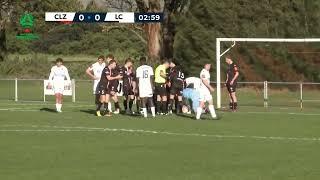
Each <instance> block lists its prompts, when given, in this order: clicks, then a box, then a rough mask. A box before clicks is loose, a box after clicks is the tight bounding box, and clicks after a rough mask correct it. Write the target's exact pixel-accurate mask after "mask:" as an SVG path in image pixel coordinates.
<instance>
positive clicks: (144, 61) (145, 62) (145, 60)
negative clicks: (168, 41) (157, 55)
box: [140, 56, 147, 65]
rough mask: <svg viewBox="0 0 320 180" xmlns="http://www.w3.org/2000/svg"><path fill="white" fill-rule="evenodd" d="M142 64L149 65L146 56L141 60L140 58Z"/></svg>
mask: <svg viewBox="0 0 320 180" xmlns="http://www.w3.org/2000/svg"><path fill="white" fill-rule="evenodd" d="M140 64H141V65H146V64H147V58H146V57H144V56H143V57H141V58H140Z"/></svg>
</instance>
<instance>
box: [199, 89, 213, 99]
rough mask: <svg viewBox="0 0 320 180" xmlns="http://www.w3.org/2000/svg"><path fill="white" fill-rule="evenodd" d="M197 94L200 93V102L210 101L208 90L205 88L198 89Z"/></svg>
mask: <svg viewBox="0 0 320 180" xmlns="http://www.w3.org/2000/svg"><path fill="white" fill-rule="evenodd" d="M199 93H200V101H202V102H207V101H211V100H212V95H211V93H210V91H209V89H208V88H206V87H203V88H200V89H199Z"/></svg>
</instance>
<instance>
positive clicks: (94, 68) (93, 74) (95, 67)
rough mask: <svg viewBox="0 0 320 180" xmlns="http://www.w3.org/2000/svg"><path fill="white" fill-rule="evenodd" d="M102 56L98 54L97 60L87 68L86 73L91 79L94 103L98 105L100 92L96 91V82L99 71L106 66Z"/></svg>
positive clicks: (98, 77)
mask: <svg viewBox="0 0 320 180" xmlns="http://www.w3.org/2000/svg"><path fill="white" fill-rule="evenodd" d="M104 61H105V58H104V56H99V57H98V61H97V62H95V63H94V64H92V65H91V66H90V67H88V68H87V70H86V74H87V75H88V76H89V77H90V78H91V79H92V80H93V94H94V95H95V104H96V105H98V104H99V101H100V94H99V91H98V84H99V81H100V78H101V73H102V71H103V69H104V68H105V67H106V63H105V62H104Z"/></svg>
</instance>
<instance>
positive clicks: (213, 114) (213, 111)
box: [209, 105, 217, 118]
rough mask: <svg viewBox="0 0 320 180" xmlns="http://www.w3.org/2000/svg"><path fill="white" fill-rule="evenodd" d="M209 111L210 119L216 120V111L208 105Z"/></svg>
mask: <svg viewBox="0 0 320 180" xmlns="http://www.w3.org/2000/svg"><path fill="white" fill-rule="evenodd" d="M209 111H210V114H211V117H212V118H216V117H217V115H216V111H215V110H214V106H213V105H209Z"/></svg>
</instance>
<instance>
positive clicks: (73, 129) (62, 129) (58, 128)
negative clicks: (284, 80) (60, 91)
mask: <svg viewBox="0 0 320 180" xmlns="http://www.w3.org/2000/svg"><path fill="white" fill-rule="evenodd" d="M0 127H29V128H49V129H0V132H106V131H107V132H129V133H142V134H143V133H144V134H162V135H173V136H194V137H213V138H221V139H226V138H228V139H231V138H237V139H256V140H281V141H316V142H320V137H281V136H247V135H219V134H202V133H176V132H168V131H155V130H142V129H122V128H121V129H117V128H95V127H74V126H71V127H70V126H46V125H3V126H0ZM50 128H51V129H50Z"/></svg>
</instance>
